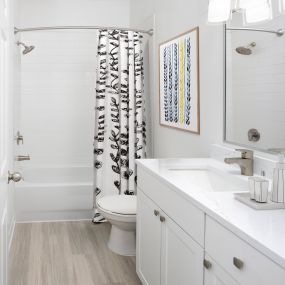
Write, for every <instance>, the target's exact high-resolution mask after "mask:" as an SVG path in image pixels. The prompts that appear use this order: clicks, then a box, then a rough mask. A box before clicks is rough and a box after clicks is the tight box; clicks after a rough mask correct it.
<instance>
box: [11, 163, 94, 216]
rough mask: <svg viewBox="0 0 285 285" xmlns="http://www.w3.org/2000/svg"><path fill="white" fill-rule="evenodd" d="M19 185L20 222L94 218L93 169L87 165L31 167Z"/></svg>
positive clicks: (26, 170)
mask: <svg viewBox="0 0 285 285" xmlns="http://www.w3.org/2000/svg"><path fill="white" fill-rule="evenodd" d="M21 172H22V175H23V178H24V180H23V181H21V182H19V183H18V184H16V190H15V191H16V193H15V195H16V197H15V203H16V209H17V213H16V217H17V220H18V221H39V220H40V221H45V220H78V219H89V218H91V217H92V212H93V211H92V207H93V169H92V167H86V166H62V167H50V166H49V167H42V166H41V167H29V168H24V169H22V170H21Z"/></svg>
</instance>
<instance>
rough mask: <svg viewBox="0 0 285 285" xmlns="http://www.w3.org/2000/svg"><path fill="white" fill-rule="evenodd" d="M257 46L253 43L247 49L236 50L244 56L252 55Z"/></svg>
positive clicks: (238, 48)
mask: <svg viewBox="0 0 285 285" xmlns="http://www.w3.org/2000/svg"><path fill="white" fill-rule="evenodd" d="M255 46H256V43H255V42H252V43H251V44H249V45H248V46H247V47H242V46H240V47H237V48H236V52H237V53H239V54H242V55H251V54H252V49H251V48H253V47H255Z"/></svg>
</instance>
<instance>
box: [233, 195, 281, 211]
mask: <svg viewBox="0 0 285 285" xmlns="http://www.w3.org/2000/svg"><path fill="white" fill-rule="evenodd" d="M234 196H235V199H236V200H238V201H240V202H242V203H244V204H246V205H247V206H249V207H251V208H252V209H255V210H280V209H285V204H283V203H274V202H272V201H271V199H270V197H269V198H268V201H267V203H259V202H256V201H255V200H251V199H250V194H249V192H245V193H235V194H234Z"/></svg>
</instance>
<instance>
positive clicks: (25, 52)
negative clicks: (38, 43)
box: [17, 42, 35, 55]
mask: <svg viewBox="0 0 285 285" xmlns="http://www.w3.org/2000/svg"><path fill="white" fill-rule="evenodd" d="M17 45H18V46H23V47H24V50H23V52H22V53H23V55H25V54H28V53H29V52H31V51H32V50H33V49H34V48H35V46H27V45H25V44H24V43H22V42H17Z"/></svg>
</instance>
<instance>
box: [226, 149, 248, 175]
mask: <svg viewBox="0 0 285 285" xmlns="http://www.w3.org/2000/svg"><path fill="white" fill-rule="evenodd" d="M236 151H240V152H241V157H230V158H225V160H224V161H225V163H227V164H234V163H236V164H238V165H239V167H240V170H241V175H245V176H253V151H252V150H248V149H236Z"/></svg>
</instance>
